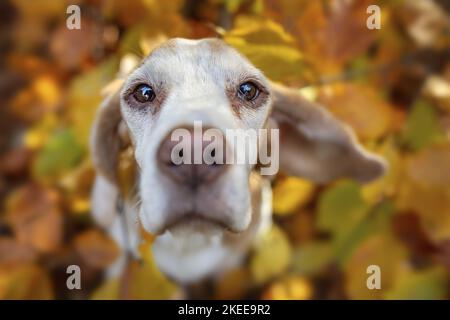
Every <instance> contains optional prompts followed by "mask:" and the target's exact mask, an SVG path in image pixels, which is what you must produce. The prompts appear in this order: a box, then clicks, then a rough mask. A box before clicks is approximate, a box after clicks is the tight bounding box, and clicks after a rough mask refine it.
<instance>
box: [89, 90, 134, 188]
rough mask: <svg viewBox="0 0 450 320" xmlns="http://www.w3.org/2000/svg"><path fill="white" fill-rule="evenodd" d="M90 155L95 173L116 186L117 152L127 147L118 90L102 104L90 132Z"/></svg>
mask: <svg viewBox="0 0 450 320" xmlns="http://www.w3.org/2000/svg"><path fill="white" fill-rule="evenodd" d="M90 144H91V154H92V159H93V162H94V166H95V167H96V169H97V171H98V172H99V173H100V174H101V175H103V176H104V177H105V178H107V179H108V180H109V182H112V183H114V184H117V164H118V157H119V152H120V150H121V149H123V148H125V147H126V145H129V135H128V129H127V128H126V125H125V123H124V122H123V120H122V114H121V112H120V90H115V91H114V92H113V93H111V94H110V95H109V96H108V97H106V98H105V100H104V101H103V102H102V104H101V106H100V108H99V110H98V112H97V116H96V120H95V122H94V125H93V128H92V131H91V141H90Z"/></svg>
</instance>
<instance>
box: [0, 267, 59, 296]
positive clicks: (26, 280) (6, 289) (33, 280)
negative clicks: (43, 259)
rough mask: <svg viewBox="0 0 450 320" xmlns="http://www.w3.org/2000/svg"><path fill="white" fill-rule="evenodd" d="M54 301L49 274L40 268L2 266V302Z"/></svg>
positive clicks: (0, 268)
mask: <svg viewBox="0 0 450 320" xmlns="http://www.w3.org/2000/svg"><path fill="white" fill-rule="evenodd" d="M2 299H14V300H23V299H33V300H34V299H36V300H47V299H53V288H52V284H51V282H50V278H49V276H48V274H47V273H46V272H45V271H44V270H42V269H41V268H40V267H38V266H35V265H32V264H26V265H22V266H14V267H12V266H0V300H2Z"/></svg>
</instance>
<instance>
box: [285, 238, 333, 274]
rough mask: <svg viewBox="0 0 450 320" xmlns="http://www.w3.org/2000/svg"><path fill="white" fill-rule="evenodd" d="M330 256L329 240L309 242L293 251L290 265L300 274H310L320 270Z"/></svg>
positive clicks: (331, 252)
mask: <svg viewBox="0 0 450 320" xmlns="http://www.w3.org/2000/svg"><path fill="white" fill-rule="evenodd" d="M332 258H333V251H332V247H331V243H330V242H318V241H317V242H310V243H307V244H305V245H303V246H301V247H300V248H298V249H297V250H295V251H294V254H293V258H292V260H293V261H292V267H293V269H294V270H295V271H297V272H299V273H301V274H304V275H307V276H311V275H314V274H316V273H317V272H320V271H321V270H322V269H323V268H324V267H325V266H326V265H327V264H328V263H329V262H330V261H331V260H332Z"/></svg>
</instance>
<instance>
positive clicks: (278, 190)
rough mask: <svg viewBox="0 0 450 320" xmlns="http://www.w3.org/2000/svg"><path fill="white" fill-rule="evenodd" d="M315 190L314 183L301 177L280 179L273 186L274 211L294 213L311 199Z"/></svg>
mask: <svg viewBox="0 0 450 320" xmlns="http://www.w3.org/2000/svg"><path fill="white" fill-rule="evenodd" d="M313 192H314V186H313V184H312V183H311V182H308V181H306V180H303V179H300V178H296V177H287V178H284V179H282V180H280V181H278V182H277V183H276V184H275V186H274V188H273V211H274V213H275V214H279V215H288V214H292V213H294V212H295V210H296V209H299V208H301V207H302V206H303V205H305V204H306V203H307V202H308V201H309V200H310V199H311V197H312V195H313Z"/></svg>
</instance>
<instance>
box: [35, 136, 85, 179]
mask: <svg viewBox="0 0 450 320" xmlns="http://www.w3.org/2000/svg"><path fill="white" fill-rule="evenodd" d="M83 153H84V148H83V147H82V146H81V145H80V144H79V143H78V141H77V139H76V138H75V135H74V134H73V132H72V131H70V130H61V131H58V132H56V133H55V134H54V135H53V136H51V137H50V138H49V140H48V141H47V142H46V143H45V145H44V147H43V149H42V150H41V152H40V153H39V154H38V155H37V158H36V160H35V162H34V165H33V172H34V174H35V175H36V177H37V178H38V179H39V178H50V179H51V178H58V177H59V176H60V175H61V174H64V173H66V172H67V171H69V170H70V169H72V168H74V167H75V166H76V165H77V164H78V163H79V162H80V160H81V159H82V156H83Z"/></svg>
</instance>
